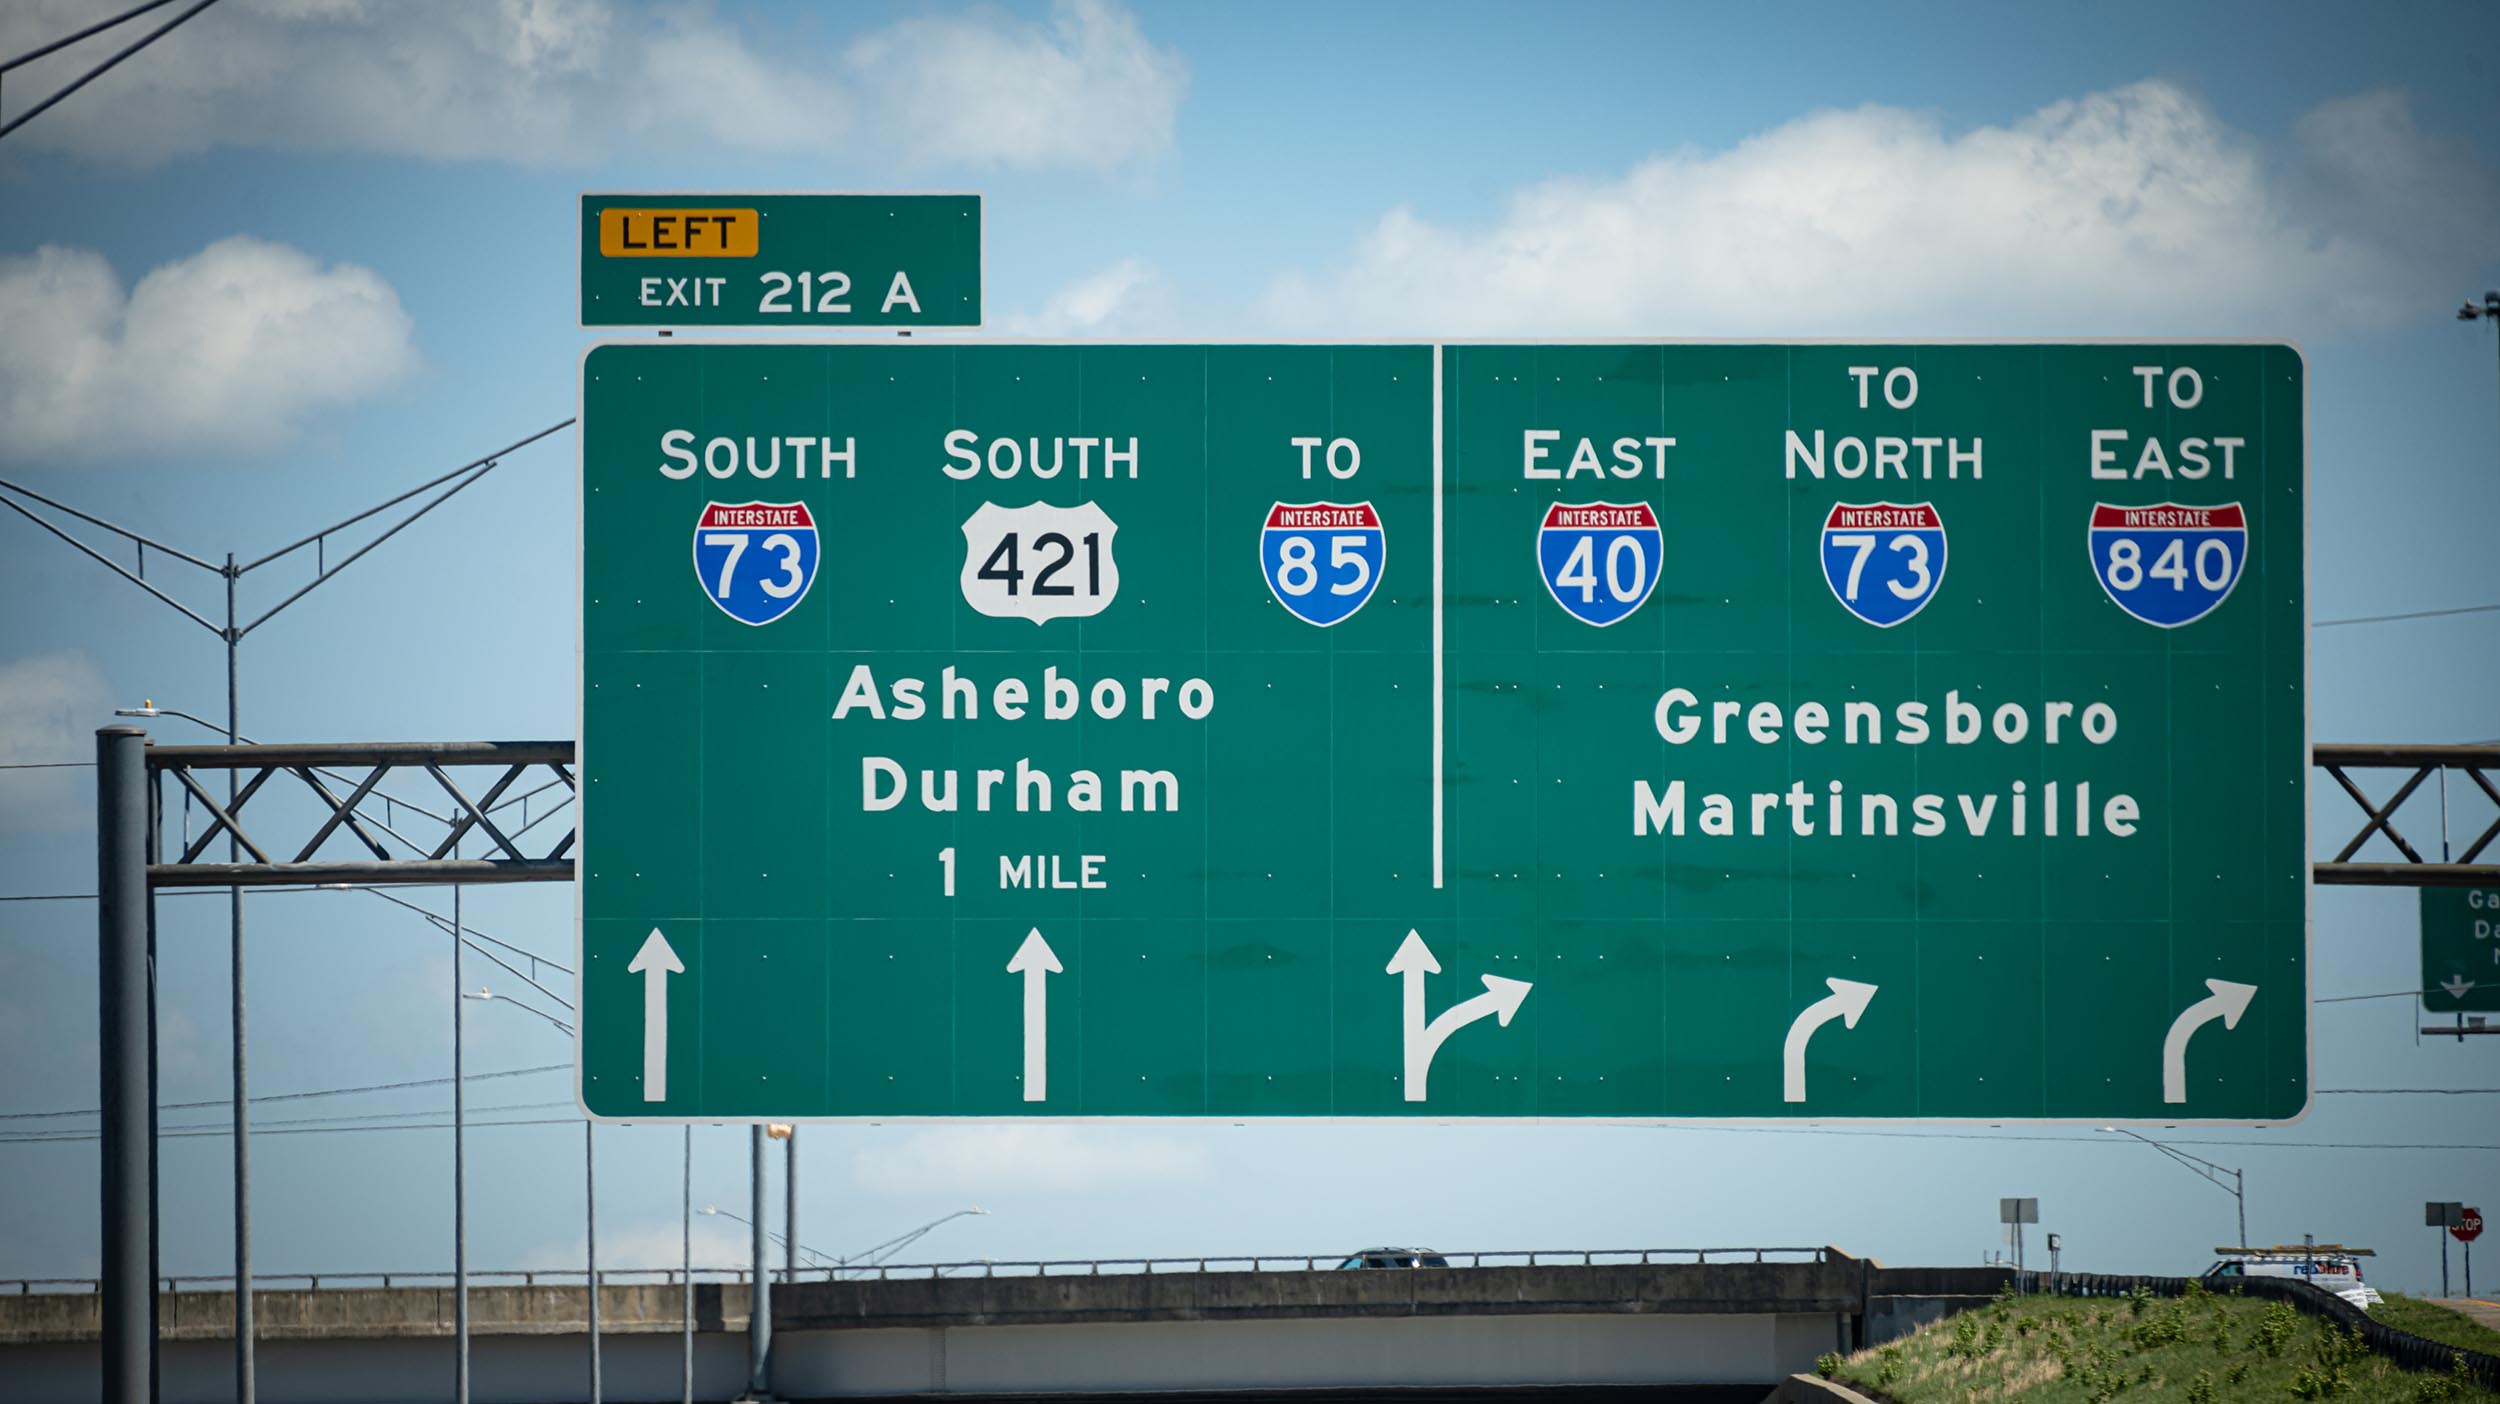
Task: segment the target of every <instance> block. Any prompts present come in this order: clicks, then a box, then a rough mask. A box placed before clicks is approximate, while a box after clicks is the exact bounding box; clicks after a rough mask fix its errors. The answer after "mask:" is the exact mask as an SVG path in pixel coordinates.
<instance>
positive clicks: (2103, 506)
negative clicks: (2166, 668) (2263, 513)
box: [2092, 502, 2248, 629]
mask: <svg viewBox="0 0 2500 1404" xmlns="http://www.w3.org/2000/svg"><path fill="white" fill-rule="evenodd" d="M2247 564H2248V516H2247V514H2246V513H2244V512H2242V511H2241V510H2240V504H2238V503H2236V502H2226V503H2224V504H2222V505H2221V506H2218V507H2187V506H2182V505H2181V504H2179V503H2176V502H2157V503H2154V504H2152V505H2150V506H2146V507H2112V506H2111V505H2109V504H2108V503H2106V502H2097V503H2094V504H2093V506H2092V573H2093V574H2094V575H2096V576H2098V577H2100V581H2101V588H2102V589H2103V590H2104V591H2107V592H2108V594H2109V598H2110V600H2111V602H2112V603H2114V604H2116V605H2117V606H2118V607H2119V608H2120V609H2123V610H2125V611H2126V612H2127V613H2129V614H2131V615H2133V616H2135V617H2136V618H2138V619H2141V620H2143V621H2144V622H2145V623H2147V624H2151V625H2154V626H2156V627H2158V628H2163V629H2176V628H2178V627H2179V626H2180V625H2182V624H2193V623H2195V622H2196V621H2197V620H2199V619H2202V618H2204V617H2205V616H2206V615H2208V614H2211V613H2213V612H2214V610H2215V609H2216V608H2218V607H2220V605H2221V604H2222V602H2223V600H2224V599H2225V598H2227V597H2228V596H2229V595H2230V593H2231V587H2232V586H2234V585H2237V584H2239V583H2240V568H2241V567H2243V566H2245V565H2247Z"/></svg>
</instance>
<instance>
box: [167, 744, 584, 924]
mask: <svg viewBox="0 0 2500 1404" xmlns="http://www.w3.org/2000/svg"><path fill="white" fill-rule="evenodd" d="M573 753H574V746H573V743H572V742H570V741H396V742H369V743H368V742H349V743H339V744H314V745H281V746H266V745H264V746H150V747H149V748H148V751H147V767H148V779H149V782H150V783H149V786H148V790H149V803H150V807H151V809H152V810H153V811H154V813H153V814H152V815H151V820H152V822H151V824H150V826H149V827H150V831H151V833H152V835H153V836H154V848H155V851H154V852H153V853H151V854H150V855H149V862H148V886H149V887H151V888H175V887H304V886H321V885H328V884H353V885H356V886H389V885H401V886H404V885H410V884H420V883H423V884H443V883H460V884H486V883H508V882H571V881H572V880H573V858H572V852H573V842H574V829H573V823H572V815H573V814H574V813H575V812H576V810H575V807H574V801H575V800H576V799H577V798H578V784H579V782H578V780H577V778H576V777H575V774H574V770H573ZM542 768H543V769H542ZM216 771H235V772H239V773H240V775H241V778H242V785H241V787H240V788H239V789H238V790H237V791H236V792H235V797H234V800H233V802H232V803H231V804H228V803H227V802H226V801H224V800H223V799H221V798H219V794H220V793H221V792H222V791H223V790H224V789H225V786H223V785H210V784H205V783H203V782H202V780H201V776H202V775H203V774H204V773H209V772H216ZM454 772H462V773H463V774H464V775H466V776H468V777H469V778H468V783H467V784H466V785H463V784H462V783H461V781H460V780H459V779H455V778H454ZM273 781H275V782H277V783H276V784H275V785H274V786H273V785H272V782H273ZM386 781H387V782H391V783H392V784H394V785H395V786H396V787H397V789H398V790H399V791H400V792H402V793H404V792H405V791H407V790H409V789H411V788H414V789H418V790H420V791H422V792H426V793H429V794H432V793H439V794H440V795H441V796H442V797H443V798H442V799H440V800H435V801H432V802H433V803H436V804H440V805H441V806H442V807H443V812H442V813H439V814H437V813H435V812H433V811H432V810H430V809H428V808H426V807H425V805H424V804H420V803H412V802H410V801H408V800H406V799H403V798H400V797H399V794H396V793H392V792H390V791H385V790H384V789H383V788H382V787H383V785H384V783H385V782H386ZM516 789H517V790H518V791H519V796H518V797H515V791H516ZM288 791H291V792H292V793H293V801H294V802H293V803H291V804H288V805H287V807H286V809H285V811H284V812H283V813H278V814H272V813H271V810H272V809H273V808H274V807H275V806H276V805H277V804H278V801H277V800H276V798H275V795H276V794H278V793H282V792H288ZM549 792H553V793H552V794H549ZM265 794H266V795H267V796H268V797H264V795H265ZM542 794H549V797H548V798H547V799H546V800H545V801H544V802H543V803H541V804H539V805H538V806H537V809H536V815H535V817H532V815H531V810H530V806H529V805H528V802H527V801H528V799H529V798H532V797H536V796H539V795H542ZM473 796H474V797H473ZM256 798H257V799H260V800H261V807H260V808H259V809H257V810H253V811H252V812H251V813H250V814H249V815H247V814H246V813H245V811H246V809H247V808H249V807H250V806H251V804H252V802H253V801H254V800H255V799H256ZM193 810H196V811H198V812H199V813H200V814H201V815H203V816H205V824H204V826H203V827H199V828H197V829H196V830H195V829H194V828H193V825H192V824H191V822H190V814H191V812H192V811H193ZM516 810H517V811H518V812H517V813H516V812H515V811H516ZM178 812H179V813H180V814H182V815H183V819H182V821H181V824H180V827H179V830H178V831H177V832H172V833H169V832H167V830H166V823H167V822H168V820H169V818H171V817H172V816H173V815H174V814H176V813H178ZM403 815H405V816H408V817H402V816H403ZM417 817H421V818H423V819H424V820H425V821H426V832H424V833H423V834H422V835H420V836H417V837H411V836H409V835H408V834H406V833H403V832H402V830H403V829H412V828H415V827H416V825H415V824H414V823H413V822H411V819H412V818H417ZM558 819H561V820H562V822H561V823H560V824H556V825H550V824H549V821H550V820H558ZM542 827H556V828H560V829H561V831H562V832H561V835H560V836H559V837H557V838H555V839H554V840H553V841H552V842H551V843H550V842H548V841H546V840H544V839H540V840H537V841H535V842H533V843H529V844H525V843H524V842H523V841H524V840H525V839H528V838H529V837H530V831H531V830H533V829H539V828H542ZM281 835H283V837H281ZM229 838H230V839H231V840H232V841H233V842H234V843H235V844H236V845H238V846H240V848H241V849H242V850H243V853H244V854H246V855H248V856H249V860H250V861H248V862H245V861H237V862H223V863H218V862H202V861H200V859H201V857H202V855H203V854H205V853H207V852H208V851H209V849H210V848H211V846H212V845H214V846H216V847H218V848H219V849H220V850H221V851H222V850H223V848H224V846H225V845H224V844H223V843H222V842H221V840H226V839H229ZM478 848H483V849H485V850H486V853H485V856H482V857H465V856H462V855H463V853H464V852H465V851H469V850H475V849H478ZM532 848H536V849H538V851H537V852H535V853H533V852H532V851H531V849H532ZM349 854H352V855H353V856H346V855H349ZM168 855H174V856H173V857H172V859H171V861H167V857H168Z"/></svg>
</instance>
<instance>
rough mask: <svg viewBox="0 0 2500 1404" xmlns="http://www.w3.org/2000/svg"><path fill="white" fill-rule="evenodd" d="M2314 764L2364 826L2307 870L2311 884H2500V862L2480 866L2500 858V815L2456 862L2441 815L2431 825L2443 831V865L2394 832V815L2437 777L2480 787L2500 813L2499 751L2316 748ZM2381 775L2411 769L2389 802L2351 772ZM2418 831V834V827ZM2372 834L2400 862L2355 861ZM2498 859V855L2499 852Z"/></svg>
mask: <svg viewBox="0 0 2500 1404" xmlns="http://www.w3.org/2000/svg"><path fill="white" fill-rule="evenodd" d="M2309 759H2310V764H2312V765H2314V766H2316V767H2317V768H2318V769H2320V770H2323V771H2325V772H2326V773H2327V775H2328V776H2329V777H2331V778H2332V779H2333V780H2334V781H2335V783H2336V786H2337V787H2338V788H2340V789H2341V790H2342V791H2343V792H2344V794H2345V795H2347V796H2349V797H2350V798H2351V800H2352V802H2353V803H2354V804H2355V805H2357V806H2359V807H2360V810H2361V814H2362V819H2361V827H2360V829H2359V830H2358V831H2356V832H2355V833H2354V834H2353V835H2352V837H2351V838H2350V839H2349V840H2347V841H2346V842H2345V843H2344V844H2343V845H2342V846H2341V847H2340V848H2338V849H2337V850H2336V853H2335V856H2334V857H2333V858H2330V859H2326V860H2323V861H2320V862H2317V863H2313V864H2311V865H2310V872H2311V874H2312V876H2313V877H2314V879H2315V880H2316V881H2317V882H2318V883H2320V884H2322V885H2343V886H2360V887H2480V886H2485V885H2500V861H2482V862H2478V861H2477V860H2478V859H2483V858H2485V857H2486V855H2495V850H2494V848H2493V840H2494V839H2500V818H2494V819H2493V820H2492V821H2491V822H2490V823H2489V824H2488V825H2486V826H2485V827H2484V828H2483V829H2482V830H2481V832H2480V833H2479V834H2477V835H2476V836H2475V837H2474V839H2473V840H2472V841H2471V842H2469V843H2467V844H2466V845H2465V846H2464V847H2463V848H2461V849H2457V850H2456V851H2455V856H2454V858H2453V859H2451V858H2448V857H2447V856H2446V853H2445V850H2446V849H2447V848H2448V847H2449V845H2448V844H2447V843H2446V842H2445V840H2446V839H2447V838H2448V835H2447V834H2446V829H2445V825H2446V822H2447V817H2446V815H2445V813H2444V812H2443V813H2442V814H2441V815H2439V816H2437V817H2436V818H2435V819H2434V820H2433V822H2436V823H2438V824H2440V825H2441V826H2442V828H2441V836H2442V839H2443V842H2442V844H2441V845H2439V846H2440V847H2441V849H2442V850H2443V853H2442V857H2441V860H2440V861H2437V862H2433V861H2431V860H2430V859H2428V858H2425V857H2424V856H2423V855H2422V852H2421V850H2420V849H2419V848H2418V847H2417V846H2416V845H2415V844H2414V843H2413V841H2412V840H2410V839H2408V838H2406V837H2405V835H2404V833H2403V831H2402V830H2400V829H2398V828H2397V827H2396V812H2397V811H2398V810H2399V809H2401V808H2403V807H2404V805H2405V803H2406V802H2407V801H2409V800H2411V799H2413V798H2414V797H2415V796H2417V795H2419V794H2421V793H2422V792H2423V791H2424V790H2425V789H2435V788H2437V787H2433V786H2431V785H2430V782H2431V780H2432V779H2433V778H2434V777H2438V778H2442V779H2444V778H2445V773H2446V772H2454V773H2455V774H2457V775H2459V776H2462V777H2463V779H2464V780H2465V781H2466V782H2468V783H2470V784H2472V785H2473V786H2474V787H2475V788H2476V789H2479V790H2480V791H2481V792H2482V793H2483V795H2484V797H2485V798H2487V799H2489V800H2490V801H2491V803H2492V805H2493V806H2494V807H2495V808H2500V784H2495V783H2494V781H2493V778H2492V777H2493V776H2494V775H2495V774H2500V746H2352V745H2336V746H2312V747H2310V748H2309ZM2353 770H2380V771H2391V772H2409V773H2407V774H2405V776H2404V778H2403V779H2402V780H2400V781H2398V782H2397V783H2396V787H2395V789H2394V790H2393V791H2391V792H2389V793H2388V798H2387V800H2386V802H2385V803H2381V802H2379V801H2377V800H2374V799H2372V798H2371V797H2370V794H2369V791H2367V790H2365V789H2363V788H2362V786H2361V785H2360V783H2359V782H2357V781H2355V780H2354V779H2353V778H2352V776H2350V775H2349V774H2347V773H2346V772H2347V771H2353ZM2415 832H2416V833H2419V832H2421V831H2420V830H2419V829H2418V828H2417V829H2416V830H2415ZM2374 835H2385V836H2386V838H2387V841H2388V842H2389V843H2390V844H2392V845H2393V846H2394V847H2395V849H2396V851H2397V852H2398V853H2401V854H2403V855H2404V858H2405V861H2403V862H2401V863H2386V862H2354V861H2352V858H2353V855H2354V854H2356V853H2359V852H2360V851H2361V849H2362V846H2363V845H2365V844H2367V843H2368V842H2369V841H2370V839H2371V838H2372V837H2373V836H2374ZM2495 856H2500V855H2495Z"/></svg>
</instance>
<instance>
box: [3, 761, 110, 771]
mask: <svg viewBox="0 0 2500 1404" xmlns="http://www.w3.org/2000/svg"><path fill="white" fill-rule="evenodd" d="M94 765H95V762H94V761H9V762H6V763H0V770H79V769H87V768H91V767H93V766H94Z"/></svg>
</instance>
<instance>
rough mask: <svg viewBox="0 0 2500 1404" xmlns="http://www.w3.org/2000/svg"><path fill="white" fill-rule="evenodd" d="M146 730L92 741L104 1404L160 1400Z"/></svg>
mask: <svg viewBox="0 0 2500 1404" xmlns="http://www.w3.org/2000/svg"><path fill="white" fill-rule="evenodd" d="M147 745H148V739H147V733H145V732H143V731H141V730H140V729H139V728H137V727H135V726H108V727H105V728H103V729H102V730H100V731H98V732H97V733H96V878H97V883H96V891H97V892H98V894H100V897H101V900H100V901H99V902H98V903H97V914H98V921H97V927H98V931H97V943H98V944H97V955H98V959H97V971H98V977H99V978H98V984H99V986H100V998H99V1000H98V1009H99V1017H100V1020H101V1026H102V1027H101V1032H102V1035H103V1038H102V1043H103V1052H104V1056H103V1060H102V1061H103V1067H102V1070H101V1072H102V1075H101V1077H100V1078H99V1081H100V1082H101V1084H102V1086H101V1092H102V1097H101V1099H100V1102H101V1105H102V1106H103V1108H104V1115H103V1121H102V1125H103V1128H104V1137H103V1140H104V1145H103V1151H104V1154H103V1160H104V1177H103V1178H104V1193H103V1201H104V1226H103V1240H104V1241H103V1262H102V1266H101V1269H100V1271H101V1273H102V1275H103V1279H104V1280H103V1283H102V1298H103V1311H104V1343H103V1351H104V1397H105V1398H106V1399H107V1400H109V1401H112V1404H151V1401H153V1400H154V1399H155V1398H156V1264H155V1246H154V1240H155V1228H156V1215H155V1212H154V1201H155V1197H156V1181H155V1171H156V1085H155V1084H156V1060H155V1057H154V1049H153V1046H152V1045H153V1044H154V1043H155V1039H156V992H155V984H156V979H155V955H156V953H155V949H154V945H155V943H154V941H153V940H152V939H150V927H151V925H152V923H151V921H150V919H149V906H150V901H149V894H148V850H149V847H150V839H151V836H152V833H153V829H154V826H153V825H152V824H151V823H150V822H149V817H148V771H147Z"/></svg>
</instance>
